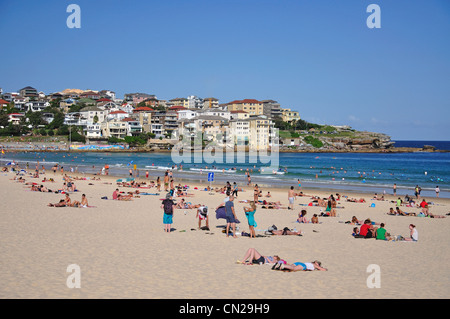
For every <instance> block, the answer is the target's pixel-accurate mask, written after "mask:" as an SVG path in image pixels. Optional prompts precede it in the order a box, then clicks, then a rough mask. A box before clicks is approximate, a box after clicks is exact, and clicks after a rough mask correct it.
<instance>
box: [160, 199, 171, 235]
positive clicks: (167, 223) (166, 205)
mask: <svg viewBox="0 0 450 319" xmlns="http://www.w3.org/2000/svg"><path fill="white" fill-rule="evenodd" d="M173 205H174V202H173V200H172V196H171V195H170V194H167V195H166V199H164V200H163V201H162V205H161V208H162V209H164V215H163V224H164V232H166V233H170V230H171V228H172V223H173Z"/></svg>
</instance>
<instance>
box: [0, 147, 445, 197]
mask: <svg viewBox="0 0 450 319" xmlns="http://www.w3.org/2000/svg"><path fill="white" fill-rule="evenodd" d="M421 143H422V142H421ZM447 143H448V142H447ZM430 145H433V144H432V143H430ZM190 159H191V160H190V161H185V162H182V163H179V162H175V161H174V160H173V157H172V155H171V153H170V152H169V153H168V152H166V153H154V152H152V153H87V152H86V153H73V152H72V153H68V152H8V153H6V154H5V155H2V157H1V158H0V161H1V162H2V164H5V163H6V162H9V161H12V160H14V161H16V162H20V163H27V162H28V163H29V165H30V167H34V166H31V165H35V164H34V163H36V162H37V161H39V163H40V165H45V166H46V168H47V169H49V168H50V167H51V166H52V165H53V164H54V163H58V164H59V165H61V166H63V167H64V169H65V170H70V169H71V168H72V169H74V170H75V169H77V170H78V172H89V173H92V172H95V173H99V172H100V170H101V168H102V167H103V166H104V165H106V164H108V165H109V166H110V174H111V175H116V176H128V171H129V169H133V168H134V165H136V168H137V171H138V174H140V176H141V177H143V176H145V172H146V171H149V175H150V176H152V177H155V176H163V174H164V172H165V170H167V169H168V168H172V167H174V168H175V167H176V168H177V169H176V170H174V177H175V178H179V179H190V180H198V181H207V173H208V172H211V171H212V172H214V174H215V176H214V184H215V185H222V184H223V183H224V182H225V181H231V182H233V181H236V182H238V184H240V185H245V184H246V182H247V177H246V175H245V173H246V171H248V173H249V174H250V176H251V179H252V182H253V183H258V184H260V185H268V186H271V187H288V186H291V185H294V186H296V185H297V180H298V179H299V180H300V182H301V184H302V186H305V187H312V188H327V189H333V190H336V191H337V192H338V190H341V189H342V190H353V191H361V192H372V193H373V192H377V193H381V194H382V193H383V192H386V193H388V194H389V193H391V192H392V187H393V184H394V183H395V184H397V194H399V195H402V194H410V195H412V194H413V189H414V187H415V186H416V185H419V186H420V187H421V188H422V195H423V196H435V192H434V190H435V187H436V186H439V188H440V190H441V197H450V152H445V153H438V152H414V153H280V154H278V158H277V160H278V161H279V166H278V167H277V168H278V170H276V169H275V170H274V169H272V168H270V169H267V168H266V170H265V171H264V173H261V168H262V167H267V166H268V164H267V163H265V162H264V161H262V160H260V159H259V158H258V160H259V161H258V162H257V163H254V162H253V161H251V159H250V157H248V156H247V157H246V161H245V162H238V161H237V160H236V158H234V161H231V162H230V159H229V158H228V162H225V160H223V161H222V160H217V158H215V157H211V156H209V157H208V156H205V157H203V158H201V161H200V163H195V162H194V157H191V158H190ZM223 159H226V158H225V156H224V157H223ZM213 160H216V161H215V162H214V161H213ZM181 165H182V168H183V169H182V170H180V166H181ZM206 167H207V168H206ZM231 168H233V170H231ZM274 173H276V174H274Z"/></svg>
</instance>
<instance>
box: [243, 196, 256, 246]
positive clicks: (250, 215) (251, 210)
mask: <svg viewBox="0 0 450 319" xmlns="http://www.w3.org/2000/svg"><path fill="white" fill-rule="evenodd" d="M244 212H245V216H246V217H247V221H248V228H249V230H250V238H255V237H256V234H255V227H257V226H258V224H256V221H255V213H256V204H255V202H250V207H244Z"/></svg>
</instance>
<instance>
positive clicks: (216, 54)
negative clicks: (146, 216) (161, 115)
mask: <svg viewBox="0 0 450 319" xmlns="http://www.w3.org/2000/svg"><path fill="white" fill-rule="evenodd" d="M71 3H75V4H78V5H79V6H80V8H81V28H80V29H69V28H68V27H67V26H66V19H67V17H68V16H69V15H70V13H67V12H66V8H67V6H68V5H69V4H71ZM371 3H375V4H378V5H379V6H380V8H381V28H380V29H369V28H368V27H367V25H366V19H367V17H368V16H369V14H370V13H367V12H366V8H367V6H368V5H369V4H371ZM0 12H1V18H0V32H1V36H2V44H3V45H2V50H1V52H0V63H1V69H0V87H2V88H3V91H4V92H8V91H17V90H19V89H20V88H22V87H24V86H27V85H31V86H33V87H35V88H37V89H38V90H39V91H43V92H45V93H51V92H57V91H61V90H63V89H66V88H78V89H94V90H102V89H109V90H114V91H115V92H116V93H117V95H118V96H119V97H122V96H123V94H124V93H129V92H145V93H149V94H155V95H156V96H157V97H158V98H160V99H167V100H168V99H172V98H175V97H186V96H188V95H197V96H200V97H210V96H214V97H216V98H219V100H220V102H221V103H226V102H230V101H232V100H235V99H244V98H254V99H260V100H263V99H274V100H277V101H279V102H280V103H281V105H282V107H286V108H291V109H294V110H298V111H299V112H300V116H301V117H302V118H303V119H305V120H308V121H310V122H314V123H319V124H325V123H326V124H336V125H343V124H348V125H351V126H352V127H354V128H355V129H359V130H368V131H377V132H384V133H387V134H389V135H391V137H392V138H393V139H412V140H413V139H420V140H426V139H430V140H450V134H449V133H450V128H449V127H450V125H449V124H448V120H449V118H450V111H449V110H450V108H449V107H450V1H447V0H417V1H414V0H396V1H392V0H390V1H386V0H370V1H364V0H346V1H335V0H316V1H311V0H304V1H302V0H292V1H288V0H229V1H222V0H183V1H181V0H178V1H174V0H165V1H132V0H131V1H130V0H129V1H114V0H109V1H79V0H71V1H62V0H59V1H45V0H44V1H4V0H0Z"/></svg>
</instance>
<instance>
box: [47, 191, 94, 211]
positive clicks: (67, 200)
mask: <svg viewBox="0 0 450 319" xmlns="http://www.w3.org/2000/svg"><path fill="white" fill-rule="evenodd" d="M47 206H49V207H79V208H87V207H89V204H88V200H87V198H86V195H85V194H82V195H81V200H80V201H77V200H75V201H73V202H72V200H71V199H70V195H69V194H67V193H66V194H65V198H64V199H61V200H60V201H59V202H57V203H54V204H52V203H49V204H48V205H47Z"/></svg>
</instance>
